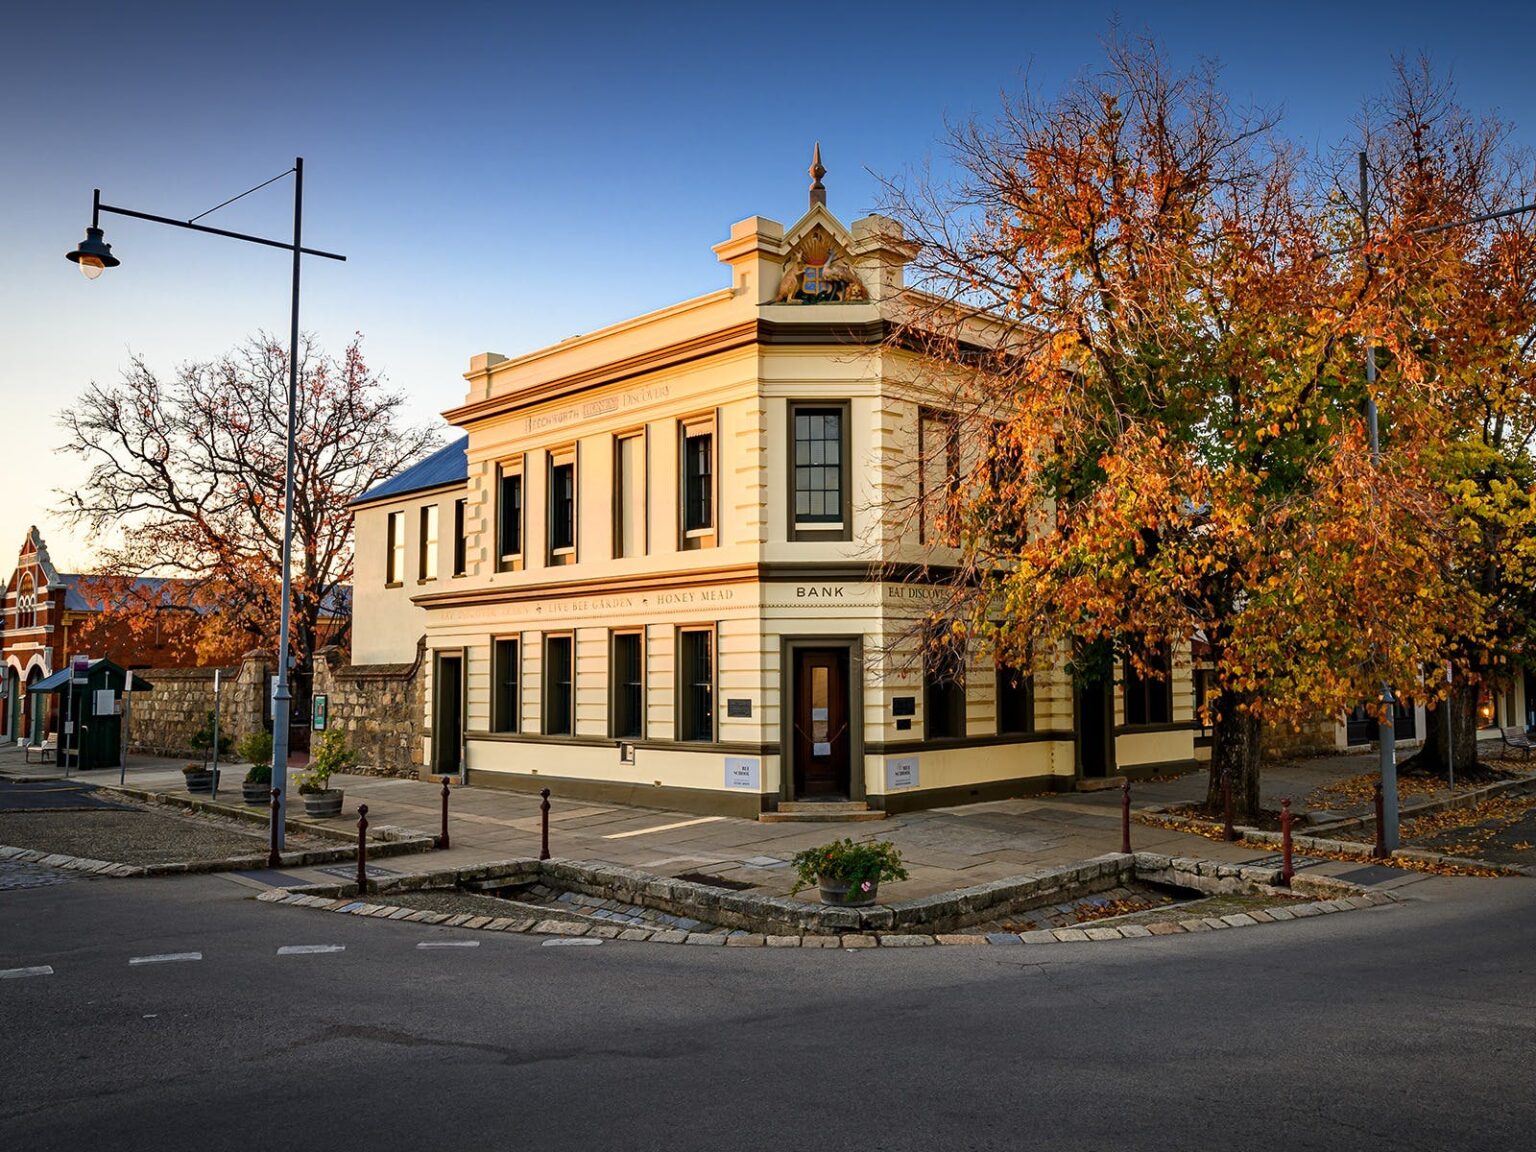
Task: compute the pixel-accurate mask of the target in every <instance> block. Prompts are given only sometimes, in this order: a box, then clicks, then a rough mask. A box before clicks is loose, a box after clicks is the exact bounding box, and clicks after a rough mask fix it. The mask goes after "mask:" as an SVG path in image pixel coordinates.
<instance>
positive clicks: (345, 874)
mask: <svg viewBox="0 0 1536 1152" xmlns="http://www.w3.org/2000/svg"><path fill="white" fill-rule="evenodd" d="M315 871H316V872H324V873H325V874H326V875H327V876H340V877H341V878H342V879H343V880H352V879H355V878H356V876H357V865H356V864H337V865H335V866H334V867H330V868H316V869H315ZM368 875H369V877H370V878H371V877H374V876H403V875H405V873H403V872H396V871H395V870H394V869H393V868H379V867H377V866H375V865H373V864H370V865H368Z"/></svg>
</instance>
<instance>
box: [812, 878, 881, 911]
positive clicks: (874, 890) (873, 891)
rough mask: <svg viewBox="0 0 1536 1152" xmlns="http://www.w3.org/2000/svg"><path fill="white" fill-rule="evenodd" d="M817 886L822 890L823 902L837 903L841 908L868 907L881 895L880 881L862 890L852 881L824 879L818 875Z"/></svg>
mask: <svg viewBox="0 0 1536 1152" xmlns="http://www.w3.org/2000/svg"><path fill="white" fill-rule="evenodd" d="M816 887H817V888H819V889H820V890H821V902H822V903H823V904H836V905H837V906H838V907H840V908H866V907H868V906H869V905H871V904H873V903H874V902H875V898H876V897H878V896H879V895H880V884H879V882H878V881H877V882H876V883H874V884H871V885H870V886H869V891H868V892H860V891H859V890H858V887H857V885H855V884H853V883H852V882H851V881H848V880H823V879H822V878H821V877H819V876H818V877H817V878H816Z"/></svg>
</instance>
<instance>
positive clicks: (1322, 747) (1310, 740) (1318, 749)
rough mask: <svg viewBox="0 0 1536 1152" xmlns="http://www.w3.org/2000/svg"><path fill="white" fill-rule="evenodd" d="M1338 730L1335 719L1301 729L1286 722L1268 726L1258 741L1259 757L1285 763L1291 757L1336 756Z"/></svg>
mask: <svg viewBox="0 0 1536 1152" xmlns="http://www.w3.org/2000/svg"><path fill="white" fill-rule="evenodd" d="M1337 727H1338V725H1337V723H1336V721H1335V720H1334V718H1333V717H1332V716H1323V717H1318V718H1315V719H1312V720H1308V721H1306V722H1305V723H1303V724H1302V725H1301V727H1300V728H1299V729H1298V728H1293V727H1292V726H1291V725H1290V724H1289V723H1287V722H1285V721H1283V720H1280V721H1276V722H1274V723H1272V724H1265V725H1264V729H1263V732H1262V734H1261V736H1260V738H1259V746H1260V749H1261V752H1260V754H1261V755H1262V756H1263V758H1264V759H1266V760H1284V759H1286V758H1288V757H1292V756H1316V755H1318V754H1319V753H1326V752H1337V751H1339V747H1338V744H1337V740H1336V736H1335V731H1336V729H1337Z"/></svg>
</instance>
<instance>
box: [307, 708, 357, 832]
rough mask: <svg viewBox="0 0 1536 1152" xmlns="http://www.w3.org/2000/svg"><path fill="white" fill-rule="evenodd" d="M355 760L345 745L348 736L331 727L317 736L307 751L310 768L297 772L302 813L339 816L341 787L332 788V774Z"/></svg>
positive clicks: (354, 762) (354, 756)
mask: <svg viewBox="0 0 1536 1152" xmlns="http://www.w3.org/2000/svg"><path fill="white" fill-rule="evenodd" d="M356 763H357V755H356V753H354V752H353V751H352V749H351V748H350V747H349V746H348V745H347V736H346V733H344V732H343V731H342V730H341V729H339V728H332V729H331V730H330V731H329V732H327V733H326V734H325V735H323V736H321V737H320V740H319V743H317V744H316V745H315V747H314V749H313V750H312V751H311V753H310V757H309V767H308V768H307V769H305V770H304V772H302V773H300V775H299V795H300V796H302V797H304V815H306V816H320V817H325V816H339V815H341V789H340V788H332V787H331V785H330V781H331V776H332V774H333V773H336V772H345V771H346V770H347V769H348V768H350V767H352V765H354V764H356Z"/></svg>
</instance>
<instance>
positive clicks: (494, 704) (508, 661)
mask: <svg viewBox="0 0 1536 1152" xmlns="http://www.w3.org/2000/svg"><path fill="white" fill-rule="evenodd" d="M491 678H492V697H491V731H492V732H516V731H517V713H518V693H517V685H518V667H517V641H516V640H515V639H509V640H497V641H496V642H495V644H494V646H493V648H492V652H491Z"/></svg>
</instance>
